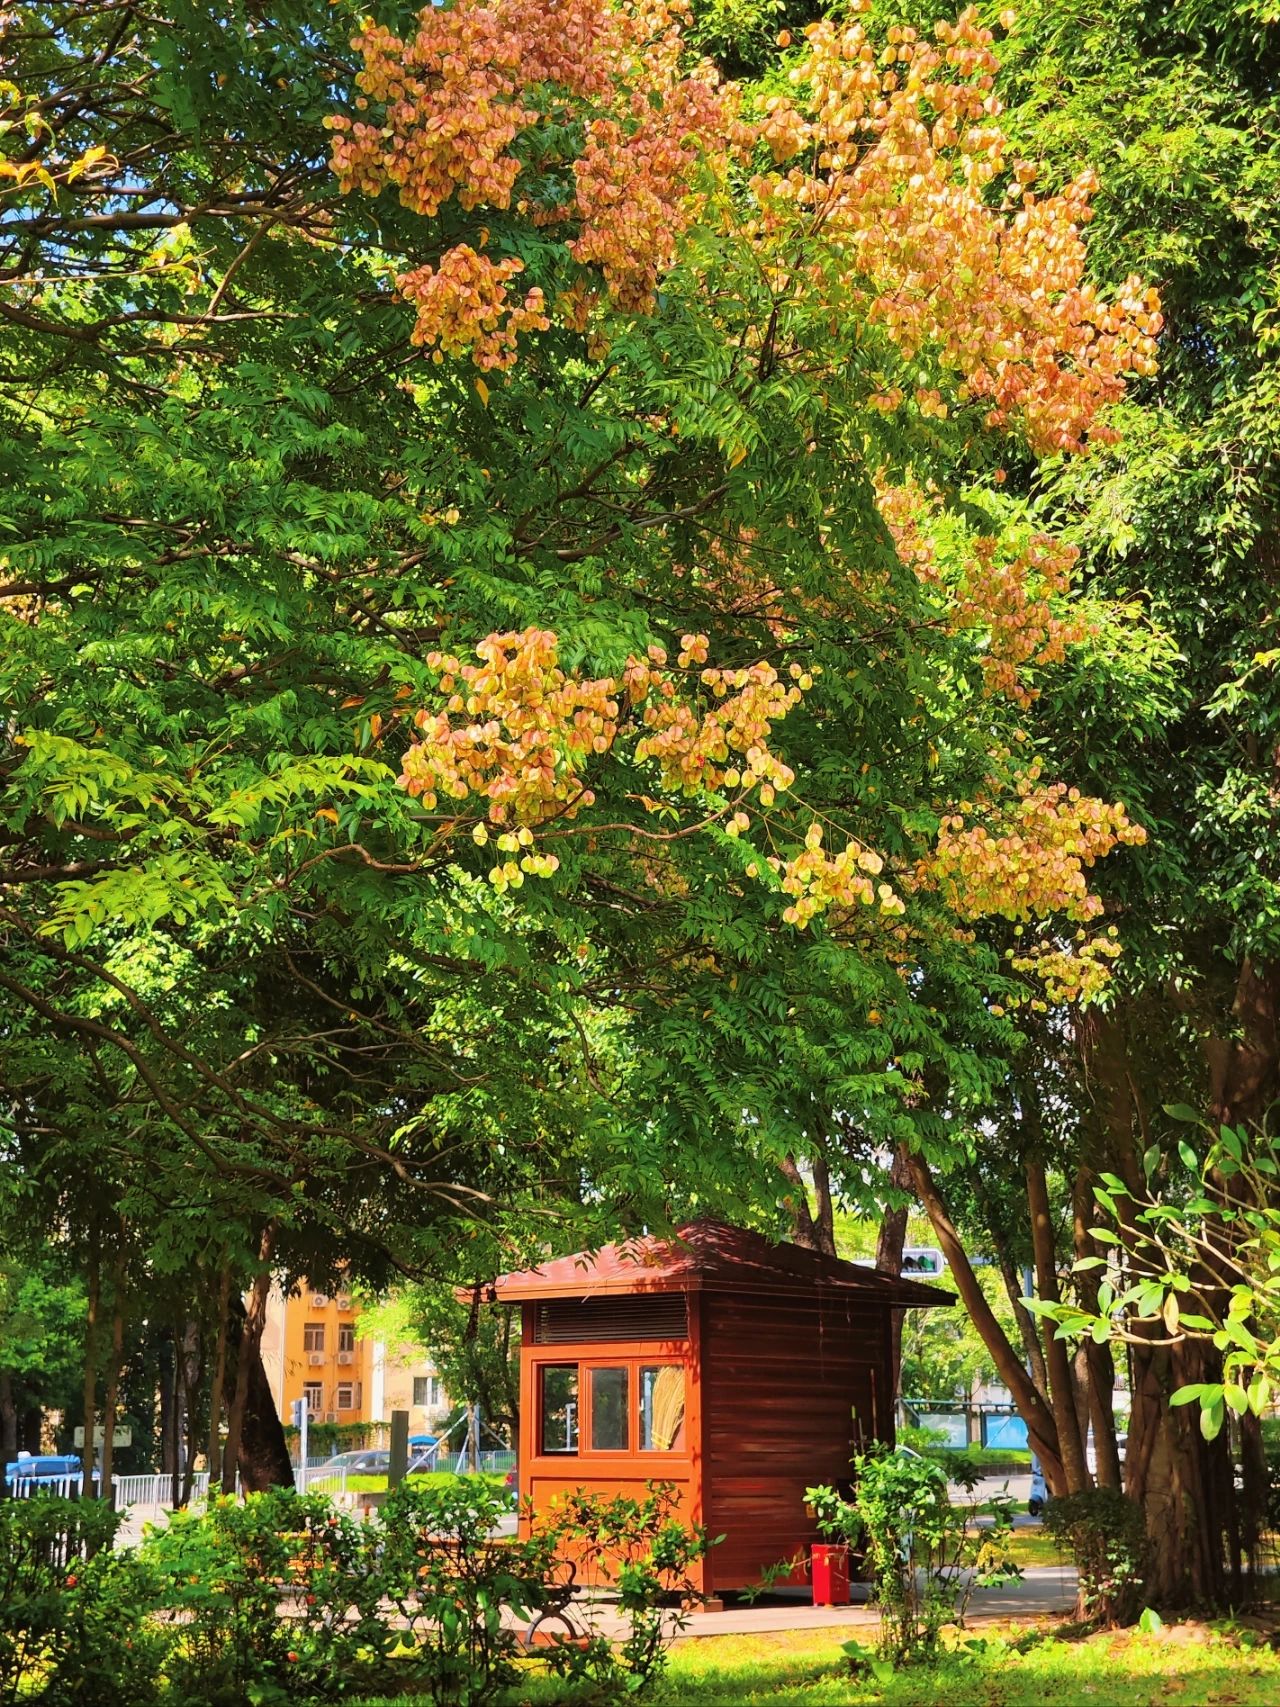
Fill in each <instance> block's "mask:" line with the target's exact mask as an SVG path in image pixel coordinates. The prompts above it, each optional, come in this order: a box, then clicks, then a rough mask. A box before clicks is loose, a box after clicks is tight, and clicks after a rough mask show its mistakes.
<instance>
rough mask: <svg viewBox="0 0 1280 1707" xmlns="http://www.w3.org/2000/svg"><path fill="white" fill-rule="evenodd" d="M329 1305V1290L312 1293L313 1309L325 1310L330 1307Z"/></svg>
mask: <svg viewBox="0 0 1280 1707" xmlns="http://www.w3.org/2000/svg"><path fill="white" fill-rule="evenodd" d="M328 1305H329V1294H328V1293H327V1292H313V1293H312V1294H311V1308H312V1309H313V1310H324V1309H327V1308H328Z"/></svg>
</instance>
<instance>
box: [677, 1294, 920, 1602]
mask: <svg viewBox="0 0 1280 1707" xmlns="http://www.w3.org/2000/svg"><path fill="white" fill-rule="evenodd" d="M697 1306H698V1307H699V1308H700V1311H701V1316H702V1322H701V1334H700V1339H701V1342H702V1346H703V1360H702V1437H703V1438H702V1446H703V1454H704V1457H705V1462H706V1463H707V1464H708V1465H710V1466H714V1471H713V1473H712V1474H711V1475H709V1476H707V1477H706V1478H705V1481H704V1485H703V1512H704V1520H705V1522H706V1525H707V1529H708V1532H709V1533H710V1534H711V1535H712V1536H713V1537H714V1536H717V1535H721V1534H722V1535H723V1536H724V1540H723V1541H722V1542H721V1543H720V1545H719V1546H718V1547H716V1548H714V1549H713V1550H712V1553H711V1557H710V1559H709V1561H708V1569H707V1578H708V1584H707V1586H708V1589H709V1590H710V1591H711V1592H720V1591H722V1590H728V1589H738V1588H746V1587H749V1586H750V1585H751V1584H753V1583H755V1582H758V1581H759V1578H760V1573H761V1571H762V1570H764V1569H765V1568H766V1567H768V1566H770V1565H775V1564H777V1563H778V1562H779V1561H780V1560H783V1559H794V1558H798V1557H802V1556H803V1554H804V1550H805V1548H806V1547H807V1546H808V1545H809V1544H810V1543H811V1542H813V1541H816V1540H818V1539H819V1536H818V1534H817V1531H816V1530H815V1529H814V1527H813V1524H812V1522H811V1521H810V1520H809V1519H808V1518H807V1517H806V1515H805V1510H804V1490H805V1488H807V1487H812V1486H813V1485H814V1484H816V1483H820V1482H831V1483H844V1484H846V1485H848V1483H849V1481H850V1477H851V1474H852V1470H851V1464H850V1459H851V1458H852V1456H853V1454H854V1452H855V1451H858V1450H861V1449H862V1448H863V1447H865V1446H867V1445H869V1444H870V1443H871V1442H872V1441H873V1440H882V1441H885V1442H887V1443H890V1444H891V1443H892V1441H893V1438H894V1433H893V1399H892V1386H891V1374H890V1370H889V1363H888V1355H887V1347H888V1344H889V1332H888V1327H889V1324H888V1314H889V1313H888V1311H887V1310H885V1309H883V1308H881V1307H878V1306H876V1305H874V1304H867V1303H865V1302H863V1301H862V1300H861V1299H859V1298H857V1297H851V1296H849V1295H848V1294H847V1293H845V1294H841V1293H840V1292H838V1291H836V1290H834V1289H826V1288H824V1289H821V1290H820V1291H818V1292H816V1293H815V1294H811V1295H809V1296H808V1297H804V1296H791V1295H789V1296H780V1297H772V1298H768V1297H761V1296H760V1295H759V1294H756V1295H754V1296H752V1295H746V1296H743V1295H737V1296H735V1295H734V1294H732V1293H726V1292H719V1291H708V1292H704V1293H703V1294H702V1295H701V1297H700V1299H698V1300H697Z"/></svg>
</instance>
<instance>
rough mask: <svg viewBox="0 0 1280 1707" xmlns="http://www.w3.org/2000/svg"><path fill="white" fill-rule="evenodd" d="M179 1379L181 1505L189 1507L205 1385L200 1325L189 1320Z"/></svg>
mask: <svg viewBox="0 0 1280 1707" xmlns="http://www.w3.org/2000/svg"><path fill="white" fill-rule="evenodd" d="M179 1368H180V1370H181V1375H182V1415H183V1421H184V1424H185V1427H184V1428H183V1431H182V1489H181V1497H180V1502H179V1503H180V1504H181V1505H183V1506H187V1505H190V1503H191V1490H192V1487H193V1486H194V1484H195V1474H196V1452H197V1450H198V1446H199V1440H200V1388H201V1385H202V1383H203V1381H204V1335H203V1334H202V1332H201V1330H200V1323H199V1321H198V1320H197V1319H196V1318H195V1317H194V1316H191V1317H189V1318H188V1319H187V1326H186V1330H185V1332H184V1333H183V1336H182V1356H181V1359H180V1362H179Z"/></svg>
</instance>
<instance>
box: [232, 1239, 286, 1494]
mask: <svg viewBox="0 0 1280 1707" xmlns="http://www.w3.org/2000/svg"><path fill="white" fill-rule="evenodd" d="M275 1240H276V1224H275V1222H274V1221H269V1222H268V1223H267V1225H266V1226H265V1227H264V1228H263V1230H262V1237H261V1238H260V1240H259V1241H258V1265H259V1266H258V1273H257V1274H256V1275H255V1276H254V1280H253V1285H252V1287H251V1288H250V1291H249V1303H248V1306H247V1308H246V1310H245V1319H244V1327H243V1329H242V1331H241V1334H240V1351H239V1356H238V1357H237V1359H236V1380H235V1389H234V1391H233V1393H232V1397H231V1408H230V1411H229V1412H228V1415H227V1444H226V1450H225V1453H224V1455H223V1462H222V1491H223V1493H226V1494H231V1493H234V1492H235V1486H236V1469H237V1466H238V1465H239V1462H240V1437H241V1434H242V1432H243V1429H244V1413H245V1406H246V1405H247V1404H248V1402H249V1385H250V1381H251V1379H252V1374H253V1369H254V1366H255V1364H256V1365H257V1367H258V1368H259V1369H260V1368H261V1358H260V1356H259V1352H260V1350H261V1347H262V1330H263V1327H264V1325H265V1323H266V1319H267V1299H268V1297H269V1296H270V1294H271V1256H272V1252H273V1251H274V1249H275Z"/></svg>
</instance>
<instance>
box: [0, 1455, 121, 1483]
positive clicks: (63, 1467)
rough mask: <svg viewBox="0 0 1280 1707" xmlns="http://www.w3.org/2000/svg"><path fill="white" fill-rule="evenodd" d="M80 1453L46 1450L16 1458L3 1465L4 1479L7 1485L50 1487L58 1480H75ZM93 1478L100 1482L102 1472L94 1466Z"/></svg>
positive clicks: (77, 1477) (77, 1474) (77, 1475)
mask: <svg viewBox="0 0 1280 1707" xmlns="http://www.w3.org/2000/svg"><path fill="white" fill-rule="evenodd" d="M80 1468H81V1466H80V1455H79V1453H77V1452H47V1453H43V1454H29V1455H27V1456H26V1457H22V1458H17V1459H15V1460H14V1462H13V1463H12V1464H8V1465H6V1466H5V1472H4V1479H5V1482H6V1484H7V1485H8V1486H9V1487H11V1488H12V1487H17V1486H21V1487H24V1488H25V1487H32V1486H36V1485H38V1486H41V1487H51V1486H53V1485H55V1484H56V1483H58V1482H67V1481H76V1480H78V1479H79V1476H80ZM93 1480H94V1481H95V1482H100V1481H101V1480H102V1472H101V1470H99V1469H98V1468H97V1466H96V1465H95V1466H94V1471H93Z"/></svg>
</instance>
